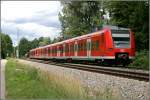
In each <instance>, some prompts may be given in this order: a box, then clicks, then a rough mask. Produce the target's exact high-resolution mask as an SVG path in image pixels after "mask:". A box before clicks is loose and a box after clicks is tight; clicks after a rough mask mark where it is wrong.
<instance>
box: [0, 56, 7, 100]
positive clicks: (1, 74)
mask: <svg viewBox="0 0 150 100" xmlns="http://www.w3.org/2000/svg"><path fill="white" fill-rule="evenodd" d="M6 63H7V60H5V59H2V60H1V61H0V100H5V64H6Z"/></svg>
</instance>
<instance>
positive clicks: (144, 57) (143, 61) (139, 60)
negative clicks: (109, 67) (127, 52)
mask: <svg viewBox="0 0 150 100" xmlns="http://www.w3.org/2000/svg"><path fill="white" fill-rule="evenodd" d="M129 67H134V68H138V69H145V70H149V51H148V50H142V51H140V52H136V56H135V59H134V60H133V62H132V63H131V64H130V65H129Z"/></svg>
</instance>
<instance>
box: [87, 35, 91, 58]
mask: <svg viewBox="0 0 150 100" xmlns="http://www.w3.org/2000/svg"><path fill="white" fill-rule="evenodd" d="M90 56H91V39H90V38H88V39H87V57H88V58H90Z"/></svg>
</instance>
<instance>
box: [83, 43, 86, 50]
mask: <svg viewBox="0 0 150 100" xmlns="http://www.w3.org/2000/svg"><path fill="white" fill-rule="evenodd" d="M83 44H84V45H83V46H84V49H83V50H86V42H84V43H83Z"/></svg>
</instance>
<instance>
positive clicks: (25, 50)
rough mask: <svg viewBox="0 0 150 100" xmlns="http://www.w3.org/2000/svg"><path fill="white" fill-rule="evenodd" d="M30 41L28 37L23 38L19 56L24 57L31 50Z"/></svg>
mask: <svg viewBox="0 0 150 100" xmlns="http://www.w3.org/2000/svg"><path fill="white" fill-rule="evenodd" d="M30 46H31V44H30V42H29V41H28V40H27V39H26V38H22V39H21V40H20V42H19V57H24V56H25V54H26V53H28V52H29V50H30Z"/></svg>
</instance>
